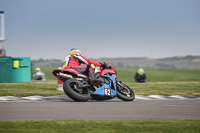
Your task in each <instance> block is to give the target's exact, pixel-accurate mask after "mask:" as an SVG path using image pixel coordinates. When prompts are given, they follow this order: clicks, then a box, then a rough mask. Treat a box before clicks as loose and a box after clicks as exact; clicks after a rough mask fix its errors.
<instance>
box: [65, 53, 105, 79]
mask: <svg viewBox="0 0 200 133" xmlns="http://www.w3.org/2000/svg"><path fill="white" fill-rule="evenodd" d="M95 66H98V67H101V63H99V62H97V61H94V60H91V59H87V58H85V57H83V56H81V55H69V56H67V57H66V58H65V60H64V62H63V64H62V69H69V68H71V69H74V70H76V71H77V72H80V73H83V74H88V76H89V79H90V80H91V81H93V80H94V74H95Z"/></svg>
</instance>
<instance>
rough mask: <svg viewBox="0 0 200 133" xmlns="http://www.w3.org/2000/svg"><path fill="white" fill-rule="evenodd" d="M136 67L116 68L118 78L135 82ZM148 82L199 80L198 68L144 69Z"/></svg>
mask: <svg viewBox="0 0 200 133" xmlns="http://www.w3.org/2000/svg"><path fill="white" fill-rule="evenodd" d="M136 71H137V70H136V69H117V75H118V79H119V80H121V81H124V82H135V80H134V76H135V73H136ZM145 73H146V75H147V81H148V82H174V81H184V82H194V81H200V69H192V70H189V69H146V70H145Z"/></svg>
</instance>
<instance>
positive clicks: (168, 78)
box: [32, 67, 200, 82]
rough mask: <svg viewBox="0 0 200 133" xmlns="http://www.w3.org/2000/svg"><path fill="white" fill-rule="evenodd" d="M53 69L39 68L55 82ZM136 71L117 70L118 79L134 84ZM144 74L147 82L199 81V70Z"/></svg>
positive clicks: (154, 70) (149, 71) (156, 70)
mask: <svg viewBox="0 0 200 133" xmlns="http://www.w3.org/2000/svg"><path fill="white" fill-rule="evenodd" d="M54 69H56V68H51V67H44V68H41V70H42V71H43V72H44V73H45V76H46V78H47V80H57V79H56V77H54V76H53V75H52V71H53V70H54ZM34 70H35V68H33V71H32V72H34ZM136 71H137V69H117V76H118V79H119V80H121V81H123V82H135V80H134V76H135V73H136ZM145 72H146V75H147V81H148V82H173V81H184V82H194V81H200V69H192V70H189V69H145Z"/></svg>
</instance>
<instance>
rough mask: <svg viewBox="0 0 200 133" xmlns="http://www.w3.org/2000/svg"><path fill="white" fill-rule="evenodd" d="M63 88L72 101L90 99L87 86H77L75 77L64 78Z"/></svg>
mask: <svg viewBox="0 0 200 133" xmlns="http://www.w3.org/2000/svg"><path fill="white" fill-rule="evenodd" d="M63 90H64V92H65V94H66V95H67V96H69V97H70V98H71V99H73V100H74V101H79V102H85V101H88V100H89V99H90V96H91V94H90V91H89V89H88V88H79V85H78V81H77V80H76V79H69V80H66V81H65V82H64V84H63Z"/></svg>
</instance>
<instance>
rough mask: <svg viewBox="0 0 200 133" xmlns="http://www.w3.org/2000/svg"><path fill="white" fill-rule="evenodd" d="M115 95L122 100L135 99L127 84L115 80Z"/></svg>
mask: <svg viewBox="0 0 200 133" xmlns="http://www.w3.org/2000/svg"><path fill="white" fill-rule="evenodd" d="M117 97H118V98H119V99H121V100H123V101H133V100H134V99H135V93H134V92H133V90H132V89H131V88H130V87H128V86H127V85H125V84H123V83H121V81H117Z"/></svg>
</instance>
